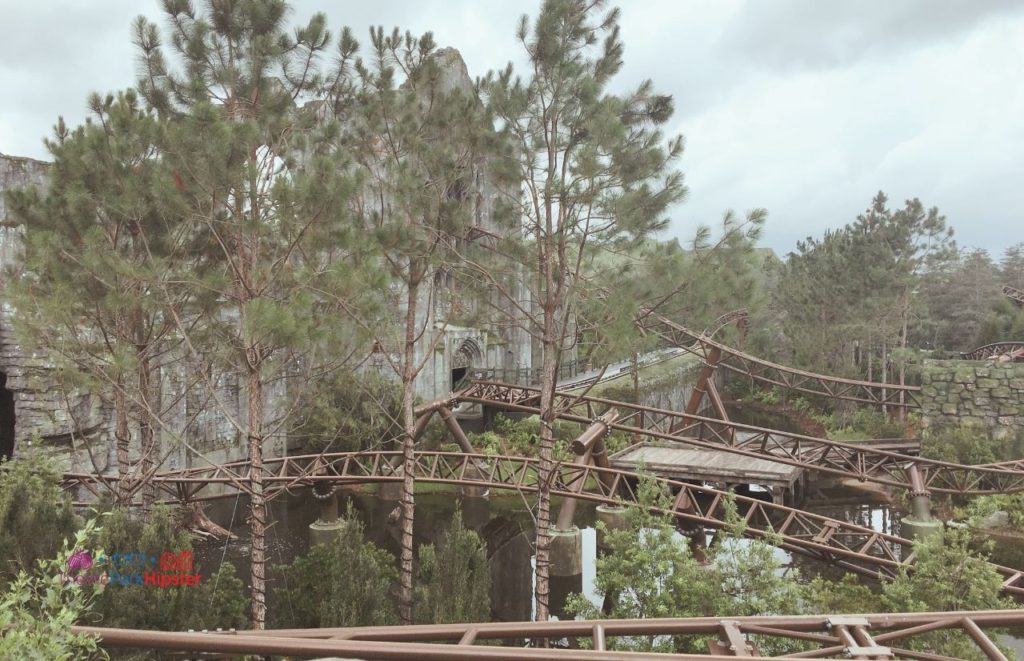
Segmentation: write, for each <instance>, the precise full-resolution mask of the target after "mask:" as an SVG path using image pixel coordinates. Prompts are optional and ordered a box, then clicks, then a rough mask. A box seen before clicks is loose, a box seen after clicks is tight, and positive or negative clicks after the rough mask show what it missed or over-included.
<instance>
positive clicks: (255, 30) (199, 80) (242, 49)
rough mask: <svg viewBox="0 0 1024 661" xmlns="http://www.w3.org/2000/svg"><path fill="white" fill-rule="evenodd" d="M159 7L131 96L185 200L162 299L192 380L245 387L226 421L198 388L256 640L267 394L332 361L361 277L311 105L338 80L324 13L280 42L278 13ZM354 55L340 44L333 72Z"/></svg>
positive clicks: (328, 148) (139, 34) (330, 131)
mask: <svg viewBox="0 0 1024 661" xmlns="http://www.w3.org/2000/svg"><path fill="white" fill-rule="evenodd" d="M164 8H165V12H166V14H167V20H168V24H169V31H168V34H169V42H170V44H169V45H170V52H171V54H172V56H173V57H171V56H169V55H168V54H167V53H166V52H165V47H164V45H163V43H162V42H161V37H160V31H159V30H158V28H157V27H156V26H155V25H153V24H151V23H148V22H147V21H146V20H145V19H143V18H140V19H139V21H138V23H137V30H136V43H137V46H138V48H139V50H140V54H141V59H142V63H143V66H142V76H141V78H140V80H139V88H140V90H141V91H142V94H143V95H144V96H145V98H146V100H147V101H148V102H149V103H150V105H151V106H152V107H153V108H155V109H156V111H157V112H158V113H159V115H160V117H161V118H162V119H163V120H165V121H166V122H167V124H168V129H167V136H166V140H165V143H164V145H163V148H162V154H163V159H164V160H165V161H166V162H167V164H168V166H169V167H171V168H173V171H174V173H175V178H176V181H178V183H179V186H180V189H181V191H182V195H183V196H185V197H186V200H187V204H188V213H187V215H186V220H187V222H188V223H189V227H188V232H189V236H190V240H191V241H192V243H193V245H194V246H195V248H194V249H193V251H192V253H191V255H192V256H193V260H192V262H191V263H190V264H188V267H189V268H188V269H187V270H183V271H182V272H181V273H180V274H179V277H178V278H177V279H176V282H175V283H174V285H173V287H168V288H167V290H168V291H175V290H183V291H186V292H188V294H189V297H190V301H191V307H189V308H187V309H183V310H180V311H176V318H177V319H178V321H179V322H180V323H179V325H178V328H179V331H180V332H182V333H183V334H184V335H185V338H186V340H187V343H188V345H189V347H190V350H191V352H192V355H193V357H194V358H195V359H196V361H197V370H198V371H199V372H200V373H209V371H211V370H212V371H213V373H227V374H234V375H238V377H239V380H240V382H241V385H242V386H243V392H244V397H245V399H246V402H245V405H244V407H239V408H240V409H241V410H237V411H236V410H235V407H234V406H232V403H231V402H227V401H224V399H223V398H222V397H219V396H217V389H216V387H215V384H213V383H212V379H211V380H209V381H208V383H207V386H208V388H209V391H210V395H211V396H213V397H214V399H216V400H217V403H218V406H219V407H220V408H221V412H222V413H223V414H224V416H225V417H227V418H228V420H229V421H230V423H231V424H232V425H233V426H234V427H235V429H236V431H237V433H238V435H239V437H241V438H243V439H244V441H245V444H246V447H247V455H248V459H249V474H248V475H247V476H246V478H247V484H248V491H249V494H248V495H249V497H250V507H249V527H250V535H251V551H250V553H251V558H250V567H251V621H252V625H253V627H254V628H263V626H264V622H265V619H266V585H265V576H266V574H265V565H266V523H267V508H266V495H265V489H264V482H263V477H264V475H263V456H264V452H265V450H266V449H267V448H273V447H275V446H274V443H275V442H276V441H279V440H280V435H281V434H280V432H281V431H282V429H283V425H284V424H285V422H286V419H287V417H288V415H289V413H290V411H289V410H273V411H268V406H267V405H268V394H269V390H270V389H271V388H277V389H278V392H281V384H288V385H289V386H290V387H301V384H302V382H303V381H305V380H308V379H310V378H312V377H313V376H315V374H316V373H317V371H318V370H320V369H322V368H323V367H324V366H325V365H327V364H329V363H330V362H331V361H332V360H335V359H336V357H337V356H336V355H332V354H341V355H344V354H345V351H344V344H343V342H344V341H345V338H339V337H337V336H336V333H337V332H338V330H339V328H340V324H338V322H337V318H336V317H333V316H332V311H334V310H335V309H336V308H337V307H338V304H339V301H341V302H343V301H344V300H345V298H346V295H347V292H351V291H358V290H359V289H360V287H358V286H357V285H356V284H355V283H354V282H353V281H354V280H355V279H356V278H359V277H362V276H363V275H364V274H366V273H367V272H368V271H367V269H360V268H359V265H360V263H359V254H358V251H353V250H348V249H347V247H348V246H349V245H350V241H349V237H350V236H351V234H350V230H351V223H350V217H349V215H348V203H349V201H350V199H351V196H352V194H353V192H354V191H355V188H356V184H355V182H354V181H353V178H352V177H351V176H350V174H349V172H350V170H351V163H349V162H348V161H347V156H346V153H345V152H344V151H342V150H338V149H335V148H334V145H335V143H336V142H337V137H338V130H339V129H338V125H337V123H336V122H333V121H329V120H328V118H326V117H325V116H324V114H323V113H320V112H319V110H320V108H321V106H320V104H318V103H316V101H318V100H320V99H323V98H329V97H332V96H334V95H335V89H334V84H335V83H334V81H337V80H338V78H339V77H338V74H337V71H331V72H327V73H325V72H324V71H323V70H322V67H321V65H320V64H319V62H320V59H321V58H323V57H325V56H327V55H328V49H329V47H330V43H331V35H330V33H329V32H328V31H327V29H326V27H325V24H326V19H325V17H324V16H323V15H322V14H316V15H314V16H313V17H312V18H311V19H310V21H309V23H308V24H307V25H305V26H302V27H299V28H297V29H295V30H294V32H293V33H289V32H288V31H287V30H286V25H285V17H286V14H287V6H286V4H285V3H284V2H283V1H281V0H253V1H251V2H237V3H236V2H219V1H216V0H210V1H209V2H207V3H205V7H204V11H203V12H197V11H196V10H195V8H194V7H193V5H192V3H191V2H188V1H187V0H167V1H166V2H165V3H164ZM354 47H355V44H354V42H353V41H352V40H351V39H350V38H349V37H348V35H347V32H346V33H344V34H343V35H342V38H341V39H340V40H339V42H338V51H337V53H336V57H337V59H338V61H339V62H338V65H337V66H338V67H339V69H344V67H346V66H347V63H348V60H349V58H350V56H351V54H352V53H351V51H352V49H353V48H354ZM353 265H354V266H355V268H352V266H353ZM338 344H342V346H340V347H339V346H336V345H338ZM275 400H276V401H280V399H278V398H275Z"/></svg>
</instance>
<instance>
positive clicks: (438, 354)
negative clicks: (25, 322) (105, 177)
mask: <svg viewBox="0 0 1024 661" xmlns="http://www.w3.org/2000/svg"><path fill="white" fill-rule="evenodd" d="M436 56H437V57H440V58H443V59H442V62H443V64H444V67H445V69H446V71H447V73H448V77H449V80H450V81H451V82H450V85H451V87H452V88H459V89H463V90H472V82H471V79H470V77H469V74H468V71H467V69H466V65H465V63H464V62H463V61H462V58H461V56H460V55H459V53H458V51H455V50H454V49H443V50H441V51H438V53H437V55H436ZM47 169H48V164H47V163H44V162H41V161H37V160H33V159H29V158H20V157H14V156H7V155H4V154H0V303H2V307H0V455H2V456H7V457H9V456H12V455H17V454H21V453H24V452H33V451H38V450H39V449H40V448H38V447H36V446H37V445H39V444H41V445H42V446H43V448H42V450H44V451H47V452H49V453H52V454H55V455H56V456H58V457H59V458H60V460H61V463H62V465H63V468H64V469H66V470H82V471H93V470H100V471H113V470H114V468H115V466H116V460H115V459H116V458H115V455H114V449H115V443H114V440H113V429H112V425H113V421H112V419H111V415H110V411H108V410H106V408H105V406H104V405H103V403H102V402H101V401H99V398H96V397H91V396H89V394H87V393H82V392H75V391H74V390H71V389H68V388H66V387H62V386H61V385H60V384H59V380H58V378H57V372H56V369H55V367H54V362H53V361H52V360H48V358H47V356H45V355H34V354H31V353H29V352H27V351H26V350H24V349H23V348H22V347H20V346H19V344H18V341H17V338H16V337H15V336H14V333H13V331H12V324H11V322H12V320H13V319H14V315H16V314H17V311H16V310H15V309H13V308H12V307H11V306H10V305H9V304H8V303H7V302H6V297H5V296H4V290H5V287H6V282H7V279H8V278H17V277H19V275H18V268H19V251H20V244H21V237H22V236H23V234H24V231H25V228H24V227H21V226H18V225H17V224H15V221H14V219H12V218H8V215H7V210H6V208H5V204H4V192H5V191H7V190H11V189H14V188H21V187H28V186H45V185H46V179H47ZM467 186H468V191H467V195H469V196H470V198H469V199H471V201H472V204H473V205H474V211H475V226H474V227H473V228H472V230H471V232H470V233H469V234H468V235H467V237H465V239H464V240H467V241H472V240H476V239H478V238H480V237H487V236H488V235H493V234H496V233H500V232H502V231H508V230H503V229H502V228H501V227H499V226H498V223H496V222H495V220H494V218H493V212H494V207H495V202H496V199H497V197H498V195H499V193H500V191H498V190H497V188H496V187H495V185H494V184H493V183H492V182H491V180H490V178H489V176H488V172H487V166H486V163H482V164H478V165H477V166H476V167H474V168H473V171H472V173H471V176H470V178H469V181H468V182H467ZM515 231H518V229H517V230H515ZM453 280H454V279H453V278H452V277H451V275H450V274H448V273H446V272H438V273H435V274H433V277H432V278H431V279H430V282H432V287H430V288H424V289H426V290H427V291H424V292H422V299H421V302H420V309H421V310H424V311H425V312H426V314H427V318H426V319H425V320H424V321H423V322H422V323H424V324H425V326H426V328H427V329H428V330H429V331H434V330H436V331H442V330H443V337H442V338H441V341H440V342H438V343H437V344H436V345H435V346H433V347H429V346H427V342H428V340H429V336H430V335H432V334H433V333H432V332H427V333H424V334H423V339H422V340H421V345H422V346H420V347H419V348H418V350H417V357H416V358H417V360H423V359H424V358H427V360H426V367H425V369H424V370H423V371H422V372H421V374H420V376H419V379H418V380H417V383H416V389H417V394H418V396H419V397H421V398H422V399H423V400H425V401H430V400H433V399H437V398H439V397H443V396H444V395H446V394H447V393H449V392H451V390H452V388H453V387H454V385H455V384H456V383H458V382H459V381H460V380H461V379H462V378H463V377H465V376H467V374H469V373H470V372H471V371H472V370H480V369H487V368H495V369H501V370H529V369H531V368H532V366H533V364H534V353H535V351H536V348H535V347H534V346H533V343H532V341H531V338H530V336H529V335H528V334H527V333H526V332H525V331H523V330H521V329H519V328H517V327H516V325H515V324H509V323H507V322H506V323H504V324H494V325H493V326H490V325H485V326H483V327H472V328H471V327H456V326H451V325H448V326H444V325H443V323H442V321H443V318H444V312H445V308H444V305H445V302H447V301H451V300H453V298H459V297H465V296H466V293H465V292H461V291H458V289H457V284H456V283H455V282H454V281H453ZM513 286H516V287H518V288H519V290H520V291H524V292H525V290H526V288H525V287H521V286H520V285H516V284H515V283H513ZM495 295H496V294H495ZM459 300H460V303H464V304H465V303H468V304H469V305H470V306H477V305H479V304H480V303H481V301H465V300H464V299H463V298H460V299H459ZM525 300H526V294H524V301H525ZM493 302H494V301H492V303H493ZM403 316H404V310H401V309H399V310H396V317H395V319H396V329H397V327H398V324H399V320H400V319H402V318H403ZM368 351H369V349H368ZM428 352H429V354H430V355H429V356H427V353H428ZM174 369H177V370H178V371H182V370H185V369H187V368H185V367H180V368H173V369H165V370H164V373H163V374H162V375H161V382H162V383H161V388H160V390H162V391H163V392H165V393H166V392H181V391H182V390H186V389H187V388H186V387H185V386H183V384H184V383H186V379H185V375H184V374H181V373H178V374H176V373H167V372H172V371H174ZM364 369H370V370H374V369H375V370H378V371H380V373H381V374H382V375H385V376H389V375H390V374H391V370H390V368H389V367H388V366H387V364H386V361H385V360H382V359H380V357H379V356H378V357H377V358H375V357H374V356H372V355H371V356H370V357H369V359H368V360H367V361H366V362H365V365H364ZM217 387H218V388H219V389H220V392H219V396H220V398H221V399H222V400H224V401H226V402H228V408H229V409H230V410H229V411H228V413H229V414H230V415H231V416H233V417H236V419H242V420H244V417H245V411H246V393H245V392H244V386H241V385H240V382H239V379H238V378H237V377H233V376H232V375H225V376H224V377H223V378H222V379H220V381H219V382H218V384H217ZM284 397H285V393H284V390H283V388H278V389H276V390H274V389H271V391H270V399H269V401H268V408H269V409H270V410H271V413H270V415H271V416H272V415H273V413H272V412H273V410H274V409H275V406H280V405H281V404H282V403H283V399H284ZM205 399H207V397H206V396H205V395H204V394H203V393H193V392H191V391H188V392H187V394H186V396H185V397H181V398H180V401H179V402H178V403H177V404H175V405H174V407H173V410H172V411H171V413H170V415H168V416H167V421H166V424H167V429H165V431H164V433H163V438H162V439H161V441H160V443H161V445H162V448H161V457H164V458H165V459H164V462H163V468H164V469H167V470H173V469H177V468H185V467H189V466H192V465H207V464H208V462H210V461H214V462H226V461H234V460H238V459H243V458H244V456H245V447H244V443H243V442H242V441H243V439H240V438H237V431H236V429H235V427H234V426H233V425H231V424H230V421H229V419H228V417H227V416H226V415H225V414H224V413H223V412H220V411H216V410H205V409H204V407H205V401H204V400H205ZM275 399H276V400H277V401H276V402H275ZM175 437H179V438H184V439H186V440H187V443H180V444H176V443H172V442H170V441H171V439H172V438H175ZM33 439H37V440H33ZM136 452H137V451H136ZM197 452H198V453H201V454H202V457H201V458H200V457H199V455H198V454H197ZM265 452H266V453H267V455H268V456H275V455H277V456H279V455H282V454H286V453H287V452H288V439H287V438H283V437H280V438H272V439H268V447H267V448H265ZM136 458H137V457H135V456H133V457H132V460H133V461H134V460H135V459H136Z"/></svg>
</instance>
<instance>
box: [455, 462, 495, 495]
mask: <svg viewBox="0 0 1024 661" xmlns="http://www.w3.org/2000/svg"><path fill="white" fill-rule="evenodd" d="M465 475H466V479H467V480H480V479H483V474H482V472H481V471H480V469H479V468H477V466H476V464H470V465H469V466H466V474H465ZM490 493H491V490H490V488H489V487H486V486H469V485H466V486H463V487H462V495H463V496H465V497H466V498H486V497H487V496H489V495H490Z"/></svg>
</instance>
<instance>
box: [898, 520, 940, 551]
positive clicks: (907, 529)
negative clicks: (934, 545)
mask: <svg viewBox="0 0 1024 661" xmlns="http://www.w3.org/2000/svg"><path fill="white" fill-rule="evenodd" d="M940 532H942V522H941V521H935V520H934V519H930V520H928V521H921V520H920V519H915V518H912V517H909V516H907V517H903V518H902V519H900V537H903V538H905V539H909V540H912V541H914V540H919V539H925V538H927V537H930V536H932V535H937V534H939V533H940ZM907 550H908V551H909V549H907Z"/></svg>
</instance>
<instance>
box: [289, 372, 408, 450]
mask: <svg viewBox="0 0 1024 661" xmlns="http://www.w3.org/2000/svg"><path fill="white" fill-rule="evenodd" d="M299 397H300V400H299V402H298V409H297V411H296V413H295V415H294V417H293V419H292V428H291V430H290V432H289V437H290V438H292V439H294V440H295V441H296V442H297V443H299V444H301V446H300V447H301V451H303V452H320V451H327V452H355V451H358V450H365V449H368V448H379V447H383V446H386V445H387V444H388V443H389V442H390V441H393V440H394V439H397V438H398V437H399V435H400V434H401V390H400V388H399V387H398V386H397V385H395V384H394V383H393V382H391V381H388V380H386V379H384V378H382V377H380V376H378V375H375V374H373V373H369V374H353V373H352V372H350V371H348V370H336V371H334V372H332V373H330V374H328V375H325V376H323V377H321V378H319V379H317V380H316V381H315V382H314V383H312V384H311V385H310V386H309V387H308V388H306V389H305V390H304V391H303V392H302V393H301V394H300V395H299Z"/></svg>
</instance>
